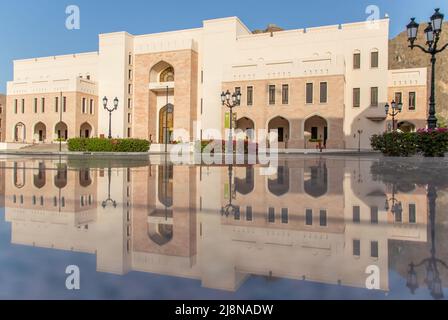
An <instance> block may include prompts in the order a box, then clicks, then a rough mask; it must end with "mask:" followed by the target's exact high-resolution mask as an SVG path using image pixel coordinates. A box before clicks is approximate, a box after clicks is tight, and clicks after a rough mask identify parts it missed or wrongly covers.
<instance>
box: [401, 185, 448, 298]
mask: <svg viewBox="0 0 448 320" xmlns="http://www.w3.org/2000/svg"><path fill="white" fill-rule="evenodd" d="M436 199H437V189H436V187H435V186H433V185H429V186H428V202H429V220H430V227H431V230H430V231H431V255H430V257H429V258H426V259H424V260H422V261H421V262H420V263H418V264H414V263H413V262H412V263H411V264H410V265H409V269H408V276H407V284H406V286H407V287H408V288H409V290H411V292H412V294H414V293H415V291H416V290H417V289H418V287H419V284H418V275H417V271H416V269H418V268H419V267H422V266H425V267H426V278H425V283H426V285H427V286H428V290H429V291H430V293H431V296H432V297H433V298H434V299H436V300H440V299H443V297H444V295H443V285H442V281H441V279H440V272H439V268H438V267H439V266H442V267H444V268H446V269H448V265H447V264H446V263H445V262H444V261H442V260H440V259H438V258H437V254H436Z"/></svg>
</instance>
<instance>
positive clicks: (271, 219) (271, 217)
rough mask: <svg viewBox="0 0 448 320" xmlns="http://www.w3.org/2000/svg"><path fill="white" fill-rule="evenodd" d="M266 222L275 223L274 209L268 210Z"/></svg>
mask: <svg viewBox="0 0 448 320" xmlns="http://www.w3.org/2000/svg"><path fill="white" fill-rule="evenodd" d="M268 222H269V223H275V209H274V208H269V213H268Z"/></svg>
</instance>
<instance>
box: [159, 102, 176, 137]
mask: <svg viewBox="0 0 448 320" xmlns="http://www.w3.org/2000/svg"><path fill="white" fill-rule="evenodd" d="M173 131H174V106H173V105H172V104H171V103H168V104H167V105H166V106H164V107H163V108H162V109H160V111H159V143H163V144H164V143H172V142H173V141H172V139H173Z"/></svg>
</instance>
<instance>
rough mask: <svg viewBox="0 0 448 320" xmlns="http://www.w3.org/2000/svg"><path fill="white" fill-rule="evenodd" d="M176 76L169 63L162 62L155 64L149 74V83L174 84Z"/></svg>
mask: <svg viewBox="0 0 448 320" xmlns="http://www.w3.org/2000/svg"><path fill="white" fill-rule="evenodd" d="M174 80H175V74H174V68H173V66H172V65H170V64H169V63H168V62H165V61H160V62H159V63H157V64H155V65H154V66H153V67H152V68H151V71H150V72H149V82H152V83H166V82H174Z"/></svg>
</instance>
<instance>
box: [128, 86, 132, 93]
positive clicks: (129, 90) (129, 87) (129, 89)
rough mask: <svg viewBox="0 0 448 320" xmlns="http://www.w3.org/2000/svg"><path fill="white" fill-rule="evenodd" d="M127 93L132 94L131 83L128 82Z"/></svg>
mask: <svg viewBox="0 0 448 320" xmlns="http://www.w3.org/2000/svg"><path fill="white" fill-rule="evenodd" d="M128 94H132V84H128Z"/></svg>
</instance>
